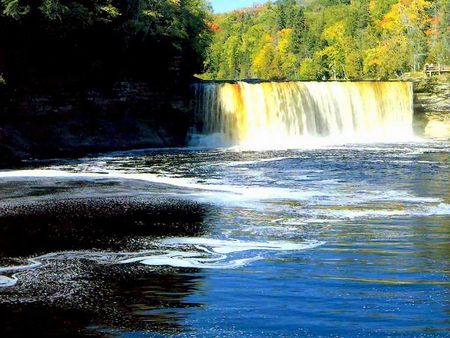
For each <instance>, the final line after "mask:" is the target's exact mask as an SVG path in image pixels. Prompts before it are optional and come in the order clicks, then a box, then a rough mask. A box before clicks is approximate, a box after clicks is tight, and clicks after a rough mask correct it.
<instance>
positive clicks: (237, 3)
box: [210, 0, 267, 13]
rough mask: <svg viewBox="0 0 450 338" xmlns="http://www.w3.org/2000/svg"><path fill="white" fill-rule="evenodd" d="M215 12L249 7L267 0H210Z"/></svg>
mask: <svg viewBox="0 0 450 338" xmlns="http://www.w3.org/2000/svg"><path fill="white" fill-rule="evenodd" d="M210 2H211V5H212V6H213V9H214V12H215V13H223V12H229V11H231V10H233V9H237V8H242V7H248V6H251V5H253V4H254V3H264V2H267V1H266V0H263V1H258V0H210Z"/></svg>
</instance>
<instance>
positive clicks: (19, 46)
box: [0, 0, 211, 86]
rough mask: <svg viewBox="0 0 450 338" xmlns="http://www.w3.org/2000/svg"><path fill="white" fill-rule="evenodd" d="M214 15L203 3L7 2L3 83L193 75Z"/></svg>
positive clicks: (0, 11) (1, 37)
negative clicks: (171, 74) (172, 73)
mask: <svg viewBox="0 0 450 338" xmlns="http://www.w3.org/2000/svg"><path fill="white" fill-rule="evenodd" d="M210 15H211V10H210V7H209V4H208V3H207V2H206V1H204V0H92V1H87V0H1V1H0V80H1V81H2V82H5V83H6V84H7V85H8V84H9V85H11V86H19V85H22V84H27V85H28V84H30V83H33V82H38V83H39V82H42V81H43V80H44V79H45V81H47V85H49V83H51V82H52V81H53V82H54V83H55V84H56V85H58V84H60V83H61V81H62V82H64V83H68V82H70V81H89V82H93V81H94V82H95V81H98V82H102V81H108V80H110V79H114V80H120V79H121V78H123V79H127V78H130V77H133V78H142V79H149V80H157V79H162V78H164V77H165V76H168V71H169V70H172V71H173V72H174V74H175V75H174V76H189V74H191V75H192V74H193V73H194V72H199V71H201V69H202V66H203V60H204V56H205V55H204V53H205V50H206V47H207V46H208V45H209V43H210V29H209V28H208V25H207V23H208V22H209V21H210ZM180 72H181V73H180Z"/></svg>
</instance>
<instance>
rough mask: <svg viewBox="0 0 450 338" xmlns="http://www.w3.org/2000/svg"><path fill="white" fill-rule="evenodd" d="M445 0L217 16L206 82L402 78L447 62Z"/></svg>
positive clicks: (320, 5)
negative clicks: (227, 80)
mask: <svg viewBox="0 0 450 338" xmlns="http://www.w3.org/2000/svg"><path fill="white" fill-rule="evenodd" d="M449 22H450V2H449V0H435V1H428V0H302V1H297V0H279V1H276V2H268V3H266V4H263V5H254V6H253V7H251V8H246V9H242V10H236V11H233V12H231V13H226V14H220V15H216V16H215V17H214V21H213V22H212V23H211V24H210V28H211V30H212V31H213V32H214V35H213V42H212V43H211V45H210V46H209V47H208V50H207V54H206V55H207V58H206V61H205V72H204V74H202V75H201V77H202V78H203V79H251V78H258V79H280V80H283V79H290V80H294V79H297V80H360V79H375V80H385V79H399V78H403V77H404V76H405V73H411V72H414V71H419V70H421V68H422V67H423V65H424V64H425V63H430V64H449V59H450V55H449V54H450V53H449V50H450V49H449V47H450V34H449V33H450V26H449Z"/></svg>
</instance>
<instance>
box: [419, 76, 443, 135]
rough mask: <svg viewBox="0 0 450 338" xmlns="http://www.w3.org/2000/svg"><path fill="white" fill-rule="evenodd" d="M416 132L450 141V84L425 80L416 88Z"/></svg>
mask: <svg viewBox="0 0 450 338" xmlns="http://www.w3.org/2000/svg"><path fill="white" fill-rule="evenodd" d="M414 115H415V125H414V127H415V131H416V133H417V134H419V135H422V136H424V137H427V138H433V139H450V82H449V81H448V79H447V78H444V77H431V78H424V79H421V80H419V81H418V82H416V83H415V86H414Z"/></svg>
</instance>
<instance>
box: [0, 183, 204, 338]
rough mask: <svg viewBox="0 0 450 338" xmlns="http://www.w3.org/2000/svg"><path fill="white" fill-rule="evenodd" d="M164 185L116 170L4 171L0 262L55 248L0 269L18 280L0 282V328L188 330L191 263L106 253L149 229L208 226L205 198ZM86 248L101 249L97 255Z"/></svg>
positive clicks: (16, 332) (138, 246) (30, 331)
mask: <svg viewBox="0 0 450 338" xmlns="http://www.w3.org/2000/svg"><path fill="white" fill-rule="evenodd" d="M164 189H165V187H164V186H158V185H149V184H146V185H143V184H141V183H139V182H133V181H126V182H125V181H120V180H115V181H114V180H100V181H99V180H96V181H89V180H81V179H47V178H44V179H39V180H30V179H3V180H2V182H1V184H0V196H1V197H2V200H1V202H0V266H15V265H21V264H24V261H25V260H26V258H27V257H30V256H32V257H36V256H37V255H38V254H48V253H52V252H57V251H62V252H61V253H59V254H58V256H56V258H54V259H50V260H44V261H43V262H41V263H42V264H41V265H40V266H39V267H38V268H34V269H25V270H18V271H16V273H15V274H14V275H12V272H11V273H6V275H7V276H8V277H7V278H17V284H16V285H15V286H14V287H6V288H0V318H1V321H2V325H0V337H32V336H35V334H36V333H37V332H38V333H39V335H40V336H53V337H78V336H96V337H101V336H111V335H115V334H116V333H120V332H131V331H143V332H149V331H151V332H158V333H177V332H181V331H185V330H186V327H183V326H182V324H181V321H182V320H183V318H182V316H181V315H180V311H179V309H186V308H192V307H200V306H201V304H197V303H189V302H187V301H186V297H188V296H189V295H190V294H192V293H193V292H195V291H197V290H198V289H199V288H200V287H201V285H202V278H201V276H199V275H198V273H197V272H198V270H194V269H192V270H177V269H170V268H164V267H158V268H149V267H145V266H141V265H133V264H127V265H123V264H120V263H117V262H116V261H108V258H105V257H108V253H114V252H118V253H120V252H124V251H133V250H136V251H140V250H146V249H149V248H151V247H152V245H153V244H152V240H153V239H155V238H156V237H160V236H195V235H199V234H201V233H204V232H205V231H206V228H205V225H204V222H203V219H204V215H205V213H206V212H207V207H205V206H203V205H200V204H198V203H195V202H190V201H186V200H182V199H176V198H167V197H165V198H162V197H158V192H162V191H164ZM72 250H75V251H73V253H75V254H72V253H71V252H72ZM83 250H88V251H86V253H90V254H91V255H92V254H94V255H98V256H99V257H100V256H102V255H105V256H104V257H103V260H102V258H100V259H99V260H96V259H95V258H93V257H92V256H90V257H88V256H85V255H84V254H83V253H84V252H85V251H83ZM99 250H103V253H102V252H101V251H99ZM18 262H20V263H19V264H17V263H18ZM174 313H176V315H175V314H174Z"/></svg>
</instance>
